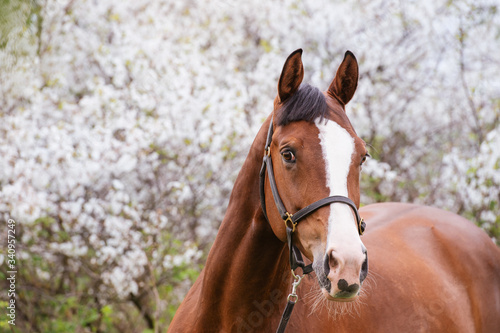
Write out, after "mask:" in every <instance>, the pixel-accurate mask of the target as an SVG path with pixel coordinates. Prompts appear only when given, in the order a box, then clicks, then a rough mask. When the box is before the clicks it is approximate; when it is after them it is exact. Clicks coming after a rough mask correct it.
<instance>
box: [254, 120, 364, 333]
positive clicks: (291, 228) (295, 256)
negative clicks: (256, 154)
mask: <svg viewBox="0 0 500 333" xmlns="http://www.w3.org/2000/svg"><path fill="white" fill-rule="evenodd" d="M272 138H273V118H272V117H271V123H270V124H269V130H268V132H267V140H266V145H265V147H264V159H263V161H262V167H261V169H260V201H261V206H262V211H263V212H264V216H265V217H266V220H267V221H268V222H269V218H268V216H267V211H266V198H265V180H266V169H267V177H268V178H269V184H270V186H271V191H272V194H273V198H274V203H275V204H276V208H277V209H278V212H279V214H280V216H281V218H282V219H283V221H284V222H285V227H286V238H287V243H288V250H289V253H290V254H289V260H290V268H291V270H292V275H293V277H294V282H293V283H292V293H291V294H290V295H288V302H287V305H286V308H285V311H284V312H283V315H282V317H281V321H280V324H279V326H278V329H277V331H276V332H277V333H282V332H284V331H285V328H286V325H287V323H288V320H289V319H290V316H291V314H292V310H293V307H294V305H295V303H296V302H297V300H298V296H297V294H296V289H297V287H298V285H299V284H300V281H301V280H302V278H303V275H302V276H301V275H299V274H295V270H296V269H297V268H298V267H300V268H302V272H303V274H309V273H311V272H312V271H313V268H312V264H309V265H306V264H305V263H304V260H303V258H302V254H301V253H300V250H299V249H298V248H297V246H295V245H293V241H292V237H293V233H294V232H295V228H296V226H297V224H298V223H299V222H300V221H301V220H302V219H303V218H305V217H306V216H308V215H309V214H311V213H313V212H314V211H316V210H318V209H319V208H321V207H323V206H326V205H330V204H332V203H343V204H346V205H348V206H349V207H351V208H352V211H353V212H354V215H355V217H356V222H357V227H358V232H359V234H360V235H362V234H363V232H364V231H365V227H366V224H365V222H364V221H363V219H362V218H361V217H360V216H359V213H358V209H357V208H356V205H355V204H354V202H353V201H352V200H351V199H349V198H348V197H344V196H341V195H334V196H330V197H327V198H323V199H321V200H318V201H316V202H314V203H312V204H310V205H308V206H306V207H304V208H302V209H300V210H299V211H297V212H295V213H294V214H291V213H289V212H288V210H287V209H286V207H285V205H284V204H283V201H282V200H281V197H280V195H279V193H278V187H277V186H276V179H275V178H274V171H273V162H272V159H271V142H272Z"/></svg>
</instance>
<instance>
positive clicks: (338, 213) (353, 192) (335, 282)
mask: <svg viewBox="0 0 500 333" xmlns="http://www.w3.org/2000/svg"><path fill="white" fill-rule="evenodd" d="M301 55H302V50H296V51H295V52H293V53H292V54H290V56H289V57H288V59H287V60H286V62H285V64H284V66H283V70H282V73H281V76H280V79H279V83H278V94H277V96H276V98H275V101H274V110H273V116H272V124H271V127H272V130H270V133H271V135H272V137H270V142H269V148H270V149H269V151H268V154H269V157H270V159H271V161H272V165H273V169H274V177H275V184H276V188H277V193H279V197H280V198H281V200H282V203H283V205H284V207H286V209H287V210H288V211H289V212H292V213H293V212H298V211H300V210H301V209H303V208H304V207H306V206H308V205H310V204H311V203H315V202H317V201H319V200H321V199H323V198H327V197H332V196H339V197H340V196H342V197H347V198H349V199H350V200H349V199H347V200H348V201H350V202H351V204H349V205H347V204H345V203H343V202H333V203H328V204H326V205H323V206H322V207H321V208H319V209H316V210H314V212H311V213H310V214H308V215H307V216H306V217H304V218H303V219H302V221H301V223H300V224H297V226H296V230H295V231H294V238H293V241H294V244H295V245H296V246H297V247H298V248H299V249H300V251H301V252H302V253H303V254H304V255H305V256H306V257H307V258H308V259H309V260H311V261H312V262H313V268H314V271H315V272H316V275H317V277H318V280H319V284H320V287H321V290H322V293H323V294H324V296H325V297H326V298H327V299H329V300H335V301H352V300H354V299H355V298H356V297H357V295H358V294H359V291H360V288H361V284H362V282H363V280H364V279H365V278H366V276H367V273H368V261H367V253H366V248H365V247H364V245H363V243H362V241H361V239H360V234H359V231H360V227H359V225H358V224H359V221H357V219H356V216H357V208H359V200H360V191H359V178H360V172H361V165H362V164H363V162H364V161H365V159H366V157H367V156H368V153H367V150H366V147H365V143H364V141H363V140H361V139H360V138H359V137H358V136H357V134H356V132H355V131H354V129H353V127H352V125H351V123H350V121H349V119H348V118H347V115H346V112H345V105H346V104H347V103H348V102H349V101H350V100H351V98H352V96H353V95H354V92H355V90H356V86H357V82H358V64H357V61H356V58H355V57H354V55H353V54H352V53H351V52H349V51H348V52H346V54H345V57H344V60H343V62H342V64H341V65H340V67H339V68H338V70H337V73H336V75H335V77H334V79H333V81H332V82H331V84H330V86H329V88H328V90H327V91H325V92H321V91H320V90H319V89H317V88H315V87H311V86H309V85H301V83H302V79H303V77H304V67H303V65H302V60H301ZM268 178H269V177H268ZM264 196H265V199H264V200H265V206H266V208H265V210H266V214H267V216H268V220H269V223H270V225H271V228H272V229H273V232H274V234H275V235H276V236H277V237H278V238H279V239H280V240H282V241H286V239H287V235H286V224H287V222H286V221H285V223H283V216H282V214H280V212H279V210H278V209H277V208H276V205H275V202H274V201H273V193H272V189H271V186H270V182H269V179H266V183H265V186H264ZM294 227H295V226H294Z"/></svg>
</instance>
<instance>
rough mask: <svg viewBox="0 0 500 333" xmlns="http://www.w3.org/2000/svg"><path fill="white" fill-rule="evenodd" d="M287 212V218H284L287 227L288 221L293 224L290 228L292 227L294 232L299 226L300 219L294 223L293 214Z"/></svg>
mask: <svg viewBox="0 0 500 333" xmlns="http://www.w3.org/2000/svg"><path fill="white" fill-rule="evenodd" d="M285 214H286V219H283V221H285V227H288V222H290V223H291V224H292V226H291V227H290V228H292V232H295V227H296V226H297V223H298V221H297V222H295V223H294V222H293V220H292V217H293V215H292V214H290V213H289V212H285Z"/></svg>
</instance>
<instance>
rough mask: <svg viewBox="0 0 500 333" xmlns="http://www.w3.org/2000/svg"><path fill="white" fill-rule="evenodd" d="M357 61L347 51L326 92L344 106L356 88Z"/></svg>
mask: <svg viewBox="0 0 500 333" xmlns="http://www.w3.org/2000/svg"><path fill="white" fill-rule="evenodd" d="M358 74H359V70H358V61H357V60H356V57H355V56H354V54H352V52H351V51H347V52H346V53H345V55H344V60H343V61H342V63H341V64H340V66H339V69H337V74H335V78H334V79H333V81H332V83H330V87H329V88H328V92H329V93H330V94H331V95H332V96H333V97H336V98H337V99H338V100H339V102H341V103H343V104H344V105H346V104H347V103H348V102H349V101H350V100H351V98H352V96H353V95H354V92H355V91H356V87H357V86H358Z"/></svg>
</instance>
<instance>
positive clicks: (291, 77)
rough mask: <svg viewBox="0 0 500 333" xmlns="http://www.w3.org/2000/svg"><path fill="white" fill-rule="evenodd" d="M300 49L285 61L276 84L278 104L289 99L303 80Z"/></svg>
mask: <svg viewBox="0 0 500 333" xmlns="http://www.w3.org/2000/svg"><path fill="white" fill-rule="evenodd" d="M301 56H302V49H298V50H295V51H293V52H292V53H291V54H290V55H289V56H288V58H287V59H286V61H285V64H284V65H283V70H282V71H281V75H280V80H279V83H278V97H279V102H280V103H283V102H284V101H286V100H287V99H288V98H290V97H291V96H292V95H293V94H294V93H295V92H296V91H297V90H298V89H299V86H300V83H301V82H302V79H303V78H304V66H303V65H302V59H301Z"/></svg>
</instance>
